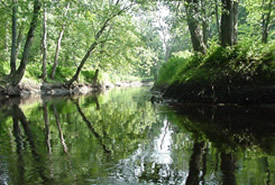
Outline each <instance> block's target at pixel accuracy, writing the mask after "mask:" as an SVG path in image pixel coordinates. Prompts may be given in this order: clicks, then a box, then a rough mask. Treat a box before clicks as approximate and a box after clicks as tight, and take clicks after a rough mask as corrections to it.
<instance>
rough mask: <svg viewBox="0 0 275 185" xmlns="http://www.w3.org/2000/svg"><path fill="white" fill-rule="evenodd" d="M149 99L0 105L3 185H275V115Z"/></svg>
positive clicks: (113, 94)
mask: <svg viewBox="0 0 275 185" xmlns="http://www.w3.org/2000/svg"><path fill="white" fill-rule="evenodd" d="M148 99H149V98H148V89H128V90H114V91H110V93H107V94H104V95H99V96H95V95H92V96H86V97H56V98H53V97H44V98H43V99H40V100H39V101H34V100H20V99H13V100H8V101H6V102H0V120H1V124H0V129H1V130H2V132H1V133H0V141H1V142H0V184H1V183H2V184H122V185H123V184H130V185H131V184H133V185H134V184H186V185H196V184H202V185H204V184H224V185H235V184H236V185H237V184H241V185H245V184H252V185H254V184H255V185H256V184H265V185H270V184H274V182H275V175H274V174H275V146H274V143H275V129H274V120H275V115H274V109H273V108H265V109H262V108H261V109H260V108H243V107H225V106H224V107H211V106H195V105H193V106H190V105H188V106H187V105H184V106H174V107H172V108H171V107H167V106H163V105H152V104H151V103H150V102H149V101H147V100H148ZM175 110H176V111H175ZM14 159H16V160H14Z"/></svg>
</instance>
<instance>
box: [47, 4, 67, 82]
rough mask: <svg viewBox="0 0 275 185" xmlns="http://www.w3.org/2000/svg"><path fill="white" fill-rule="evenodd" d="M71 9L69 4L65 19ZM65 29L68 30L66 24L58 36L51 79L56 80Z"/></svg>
mask: <svg viewBox="0 0 275 185" xmlns="http://www.w3.org/2000/svg"><path fill="white" fill-rule="evenodd" d="M69 7H70V3H68V4H67V6H66V8H65V12H64V17H66V15H67V12H68V9H69ZM65 29H66V23H65V24H63V25H62V28H61V31H60V32H59V35H58V39H57V44H56V50H55V57H54V63H53V69H52V73H51V79H54V77H55V73H56V68H57V66H58V58H59V52H60V49H61V41H62V38H63V35H64V31H65Z"/></svg>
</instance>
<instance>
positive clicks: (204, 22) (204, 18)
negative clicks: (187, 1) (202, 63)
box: [201, 0, 209, 47]
mask: <svg viewBox="0 0 275 185" xmlns="http://www.w3.org/2000/svg"><path fill="white" fill-rule="evenodd" d="M206 6H207V4H206V3H205V0H201V12H202V35H203V43H204V44H205V46H206V47H207V41H208V37H209V24H208V21H207V19H208V17H207V11H206V8H207V7H206Z"/></svg>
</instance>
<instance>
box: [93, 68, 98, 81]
mask: <svg viewBox="0 0 275 185" xmlns="http://www.w3.org/2000/svg"><path fill="white" fill-rule="evenodd" d="M98 73H99V70H98V69H96V70H95V76H94V79H93V85H96V83H97V79H98Z"/></svg>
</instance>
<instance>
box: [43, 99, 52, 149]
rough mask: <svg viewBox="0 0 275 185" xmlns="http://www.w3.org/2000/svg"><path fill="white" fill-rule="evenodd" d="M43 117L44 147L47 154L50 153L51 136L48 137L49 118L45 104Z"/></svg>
mask: <svg viewBox="0 0 275 185" xmlns="http://www.w3.org/2000/svg"><path fill="white" fill-rule="evenodd" d="M43 117H44V123H45V135H46V145H47V149H48V152H49V154H51V153H52V146H51V136H50V127H49V116H48V108H47V103H46V102H44V103H43Z"/></svg>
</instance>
